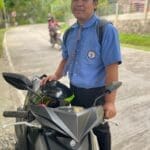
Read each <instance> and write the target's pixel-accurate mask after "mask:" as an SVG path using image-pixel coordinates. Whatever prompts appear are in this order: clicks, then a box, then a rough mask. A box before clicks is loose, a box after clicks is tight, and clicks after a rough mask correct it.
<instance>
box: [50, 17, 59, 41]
mask: <svg viewBox="0 0 150 150" xmlns="http://www.w3.org/2000/svg"><path fill="white" fill-rule="evenodd" d="M58 27H59V24H58V22H57V21H56V20H55V19H54V17H53V16H51V17H48V29H49V35H50V42H51V43H55V41H56V40H57V29H58Z"/></svg>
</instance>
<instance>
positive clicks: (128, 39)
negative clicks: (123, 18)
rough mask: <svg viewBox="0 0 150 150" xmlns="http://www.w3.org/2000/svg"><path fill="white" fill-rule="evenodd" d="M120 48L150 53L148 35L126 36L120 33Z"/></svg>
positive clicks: (149, 36) (149, 37)
mask: <svg viewBox="0 0 150 150" xmlns="http://www.w3.org/2000/svg"><path fill="white" fill-rule="evenodd" d="M120 41H121V44H122V46H125V47H131V48H136V49H142V50H145V51H150V34H147V35H140V34H126V33H120Z"/></svg>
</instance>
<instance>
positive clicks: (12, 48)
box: [5, 24, 150, 150]
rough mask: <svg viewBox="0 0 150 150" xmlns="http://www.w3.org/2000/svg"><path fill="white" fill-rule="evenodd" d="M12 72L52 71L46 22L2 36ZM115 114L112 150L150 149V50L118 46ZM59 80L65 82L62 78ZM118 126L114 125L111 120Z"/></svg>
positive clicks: (54, 60)
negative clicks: (120, 55)
mask: <svg viewBox="0 0 150 150" xmlns="http://www.w3.org/2000/svg"><path fill="white" fill-rule="evenodd" d="M5 44H6V47H5V48H6V54H7V57H8V60H9V64H10V66H11V68H12V70H13V71H15V72H19V73H22V74H24V75H27V76H28V77H31V76H33V75H41V74H43V73H46V74H49V73H53V71H54V68H56V66H57V64H58V62H59V60H60V58H61V53H60V51H58V50H56V49H52V48H51V47H50V44H49V37H48V30H47V25H44V24H42V25H32V26H22V27H16V28H13V29H11V30H9V31H8V32H7V34H6V38H5ZM122 53H123V62H124V63H123V64H122V65H121V66H120V80H121V81H122V82H123V86H122V87H121V88H120V89H119V90H118V97H117V103H116V105H117V109H118V114H117V116H116V117H115V118H114V119H113V120H111V121H112V122H110V125H111V132H112V147H113V150H150V140H149V139H150V115H149V114H150V102H149V101H150V77H149V74H150V53H147V52H140V51H136V50H133V49H127V48H122ZM62 81H63V82H64V83H66V84H68V80H67V79H66V78H64V79H62ZM114 122H115V123H117V124H118V126H116V125H115V123H114Z"/></svg>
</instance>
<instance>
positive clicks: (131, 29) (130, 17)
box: [102, 13, 150, 34]
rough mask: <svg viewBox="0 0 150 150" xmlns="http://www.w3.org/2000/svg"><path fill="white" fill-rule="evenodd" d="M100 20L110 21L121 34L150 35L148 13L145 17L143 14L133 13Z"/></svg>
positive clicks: (149, 15) (149, 17)
mask: <svg viewBox="0 0 150 150" xmlns="http://www.w3.org/2000/svg"><path fill="white" fill-rule="evenodd" d="M102 18H105V19H107V20H110V21H112V22H113V23H114V25H115V26H116V27H117V28H118V30H119V31H121V32H125V33H140V34H144V33H146V34H150V13H148V15H147V17H146V16H145V15H144V13H133V14H123V15H118V16H116V15H111V16H104V17H102Z"/></svg>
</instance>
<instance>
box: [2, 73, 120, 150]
mask: <svg viewBox="0 0 150 150" xmlns="http://www.w3.org/2000/svg"><path fill="white" fill-rule="evenodd" d="M3 77H4V79H5V80H6V81H7V82H8V83H9V84H11V85H13V86H14V87H15V88H17V89H20V90H27V91H28V93H27V96H26V98H25V103H24V106H23V107H22V108H18V109H17V111H4V112H3V115H4V116H5V117H15V118H16V122H15V123H14V124H13V125H14V126H15V132H16V137H17V141H16V145H15V149H16V150H96V147H95V141H96V140H95V139H94V137H93V133H92V129H93V128H94V127H96V126H97V125H99V124H100V123H103V122H104V111H103V108H102V106H94V105H95V104H96V102H97V101H98V100H99V99H100V98H101V97H102V96H104V95H106V94H109V93H111V92H112V91H114V90H116V89H117V88H118V87H120V85H121V84H122V83H121V82H113V83H112V84H111V85H109V86H106V90H105V92H104V93H103V94H102V95H100V96H99V97H97V98H96V99H95V102H94V104H93V107H91V108H88V109H84V108H82V107H77V106H71V104H70V101H71V100H72V99H73V97H74V95H73V93H72V92H71V90H70V89H69V88H68V87H67V86H66V85H64V84H62V83H61V82H59V81H49V82H47V83H46V85H44V86H42V87H41V86H40V80H41V78H42V77H43V76H42V77H34V78H33V79H32V80H29V79H28V78H27V77H26V76H24V75H21V74H16V73H6V72H5V73H3Z"/></svg>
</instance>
